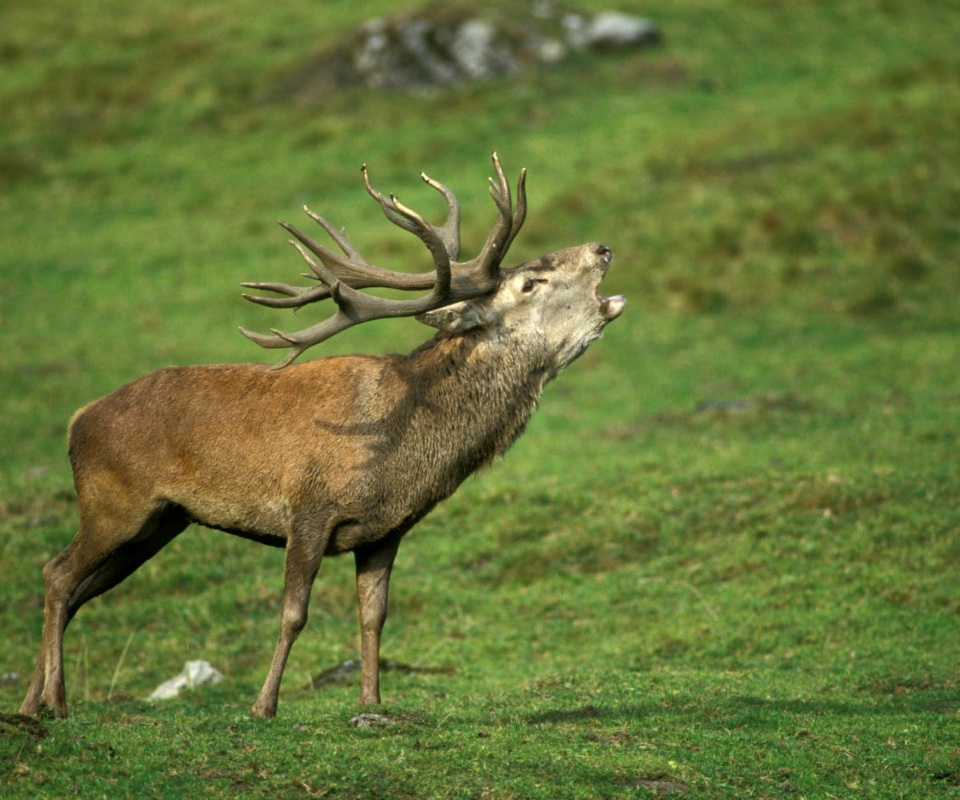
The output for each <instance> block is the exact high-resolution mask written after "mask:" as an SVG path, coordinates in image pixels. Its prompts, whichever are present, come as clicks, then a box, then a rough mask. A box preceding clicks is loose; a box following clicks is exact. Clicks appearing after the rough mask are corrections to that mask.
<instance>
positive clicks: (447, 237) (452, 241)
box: [420, 172, 460, 261]
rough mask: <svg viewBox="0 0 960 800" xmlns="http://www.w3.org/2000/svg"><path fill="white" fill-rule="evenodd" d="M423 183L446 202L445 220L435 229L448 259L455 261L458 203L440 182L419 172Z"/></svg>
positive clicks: (456, 252)
mask: <svg viewBox="0 0 960 800" xmlns="http://www.w3.org/2000/svg"><path fill="white" fill-rule="evenodd" d="M420 177H421V178H422V179H423V182H424V183H425V184H427V186H429V187H430V188H432V189H436V190H437V191H438V192H440V194H442V195H443V199H444V200H446V201H447V218H446V219H445V220H444V222H443V225H441V226H440V227H439V228H435V230H436V232H437V235H438V236H439V237H440V239H441V240H443V243H444V245H445V246H446V248H447V253H448V254H449V256H450V258H451V259H453V260H454V261H456V260H457V259H458V258H460V201H459V200H457V196H456V195H455V194H454V193H453V192H452V191H451V190H450V189H448V188H447V187H446V186H444V185H443V184H442V183H440V181H435V180H434V179H433V178H431V177H429V176H428V175H427V174H426V173H424V172H421V173H420Z"/></svg>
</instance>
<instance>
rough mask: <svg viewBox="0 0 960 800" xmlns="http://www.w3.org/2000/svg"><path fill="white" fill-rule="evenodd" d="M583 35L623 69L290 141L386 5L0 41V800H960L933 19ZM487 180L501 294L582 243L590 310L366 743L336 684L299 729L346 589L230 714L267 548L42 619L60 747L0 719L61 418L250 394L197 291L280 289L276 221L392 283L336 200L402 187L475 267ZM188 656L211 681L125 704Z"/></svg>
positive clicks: (957, 144) (99, 20) (233, 310)
mask: <svg viewBox="0 0 960 800" xmlns="http://www.w3.org/2000/svg"><path fill="white" fill-rule="evenodd" d="M618 6H619V7H620V8H622V9H623V10H627V11H633V12H635V13H638V14H643V15H646V16H650V17H652V18H653V19H654V20H655V21H656V22H657V23H658V24H659V25H660V26H661V28H662V29H663V31H664V35H665V40H664V43H663V45H662V46H660V47H659V48H658V49H656V50H651V51H645V52H642V53H635V54H622V55H616V56H607V57H604V58H588V57H586V56H582V57H578V58H576V59H574V60H572V61H570V62H568V63H566V64H564V65H562V66H560V67H556V68H552V69H549V70H542V71H539V72H534V73H531V74H527V75H524V76H523V77H522V78H519V79H516V80H513V81H509V82H494V83H490V84H487V85H483V86H479V87H470V88H463V89H457V90H447V91H440V92H437V93H434V94H424V95H415V96H412V97H411V96H389V95H385V94H380V93H376V92H367V91H353V92H350V93H343V94H339V95H330V96H329V97H327V98H325V99H324V101H323V102H322V103H319V104H316V105H302V104H295V103H289V102H278V101H276V100H274V99H272V98H274V95H275V92H274V89H275V87H276V86H278V85H279V84H280V83H281V82H282V81H283V80H284V79H285V77H286V76H288V75H290V74H291V73H292V72H294V71H296V70H297V69H299V68H300V67H301V66H302V65H303V64H304V63H306V62H307V61H308V60H309V59H310V57H311V56H312V55H314V54H315V53H316V52H317V51H318V49H320V48H322V47H323V46H324V44H325V43H327V42H330V41H333V40H334V39H335V38H336V37H337V36H338V35H340V34H342V33H343V32H345V31H348V30H351V29H352V28H353V27H355V26H356V25H357V24H359V23H360V22H362V21H363V20H364V19H366V18H368V17H369V16H373V15H375V14H376V13H378V12H379V11H383V10H386V9H388V8H395V7H396V4H393V3H386V2H371V3H365V4H363V7H362V9H361V8H360V6H359V4H355V3H351V4H348V3H339V2H337V3H327V4H323V8H322V9H321V7H320V6H319V5H318V4H317V3H306V2H299V1H298V0H289V1H288V2H281V3H275V4H272V5H269V7H268V6H267V5H266V4H262V3H260V4H252V3H247V2H245V1H244V0H241V2H233V3H229V4H227V3H216V2H209V3H203V4H196V3H187V2H180V1H179V0H164V2H163V3H159V2H147V3H136V4H130V3H123V2H118V0H91V2H87V3H82V4H73V5H70V6H67V5H66V4H64V3H58V2H55V3H52V4H46V5H44V6H37V5H36V4H27V3H23V2H18V1H17V0H15V1H14V2H8V3H5V4H4V5H3V6H2V8H0V119H2V120H3V123H2V124H0V337H2V344H3V346H2V348H0V676H2V677H0V712H2V714H3V715H2V716H0V794H2V795H3V796H4V797H8V796H9V797H61V796H65V795H67V794H69V795H72V796H76V797H93V796H108V797H114V796H117V797H120V796H131V797H132V796H136V797H183V796H190V795H194V794H197V793H198V792H200V791H203V792H204V793H206V794H207V795H211V796H214V797H233V796H240V795H243V796H252V797H261V796H262V797H277V796H284V797H301V796H303V797H305V796H313V797H331V798H361V797H363V798H368V797H385V798H386V797H390V798H396V797H411V798H423V797H460V796H462V797H485V798H532V797H543V798H557V797H583V798H597V797H650V796H663V795H667V794H670V793H673V794H675V795H677V796H684V797H698V798H699V797H704V798H708V797H709V798H728V797H758V798H759V797H829V796H833V797H869V798H894V797H897V798H899V797H908V798H930V797H951V796H956V794H957V792H958V791H960V789H958V787H960V690H958V685H957V681H958V668H957V664H958V663H960V597H958V590H957V586H958V579H957V569H958V566H960V466H958V463H960V460H958V458H957V451H958V437H960V426H958V414H957V405H958V399H960V370H957V368H956V365H957V364H958V363H960V312H958V303H960V223H958V220H960V171H958V170H957V165H958V164H960V137H958V136H957V135H956V123H957V120H958V119H960V55H958V51H957V48H956V41H955V39H956V31H957V29H958V24H960V4H958V3H956V2H939V3H933V2H927V3H920V4H918V3H907V2H905V1H904V2H898V1H897V0H885V2H866V0H858V1H854V0H850V1H849V2H816V1H815V0H811V1H810V2H797V3H776V2H769V1H768V0H752V1H749V2H743V3H736V4H734V3H719V2H708V1H707V0H701V1H700V2H693V0H691V1H690V2H687V1H686V0H681V1H680V2H669V3H668V2H652V3H639V2H632V0H631V1H629V2H628V1H627V0H624V2H620V3H618ZM493 150H497V151H498V152H499V153H500V155H501V157H502V159H503V161H504V164H505V166H506V168H507V169H508V171H509V172H510V173H511V174H515V173H516V171H517V170H518V169H519V167H521V166H526V167H527V168H528V170H529V179H528V187H529V195H530V204H531V210H530V213H529V216H528V222H527V225H526V227H525V228H524V231H523V233H522V234H521V236H520V237H519V238H518V240H517V242H516V243H515V245H514V248H513V253H512V257H513V258H514V259H515V260H516V261H518V262H519V261H521V260H524V259H527V258H531V257H534V256H536V255H539V254H541V253H543V252H546V251H549V250H555V249H559V248H561V247H565V246H568V245H572V244H576V243H579V242H582V241H590V240H601V241H604V242H606V243H607V244H609V245H610V246H611V247H612V248H613V250H614V252H615V254H616V260H615V262H614V266H613V269H612V270H611V272H610V274H609V276H608V278H607V280H606V282H605V286H606V290H605V291H609V292H610V293H614V292H621V293H623V294H625V295H626V296H627V297H628V300H629V304H628V307H627V310H626V311H625V312H624V315H623V316H622V317H621V318H620V319H619V320H617V321H616V322H615V323H614V324H612V325H611V326H610V328H609V329H608V331H607V333H606V335H605V336H604V338H603V340H602V341H600V342H598V343H596V344H595V345H593V347H592V348H591V350H590V351H589V352H588V353H587V354H586V355H585V356H584V357H583V358H582V359H581V360H580V361H579V362H577V363H576V364H575V365H574V366H572V367H571V368H570V369H569V370H568V371H567V372H566V373H565V374H564V375H562V376H561V377H560V378H559V379H558V380H557V382H556V383H554V384H552V385H551V386H550V387H548V390H547V392H546V393H545V395H544V397H543V400H542V404H541V408H540V410H539V411H538V412H537V414H536V415H535V417H534V419H533V422H532V424H531V425H530V428H529V429H528V432H527V434H526V435H525V436H524V437H523V438H522V439H521V440H520V442H519V443H518V444H517V445H516V446H515V448H514V449H513V450H512V451H511V452H510V453H509V454H508V456H507V457H506V459H505V460H503V461H502V462H499V463H497V464H495V465H494V466H493V467H492V468H491V469H489V470H487V471H486V472H484V473H483V474H481V475H479V476H477V477H476V478H474V479H471V480H470V481H469V482H468V483H467V484H466V485H465V486H464V487H463V488H462V489H461V491H460V492H459V493H458V494H457V495H455V496H454V497H453V498H451V500H449V501H448V502H447V503H445V504H444V505H442V506H441V507H439V508H438V509H437V510H436V511H435V512H434V513H433V514H432V515H431V516H430V517H428V519H427V520H425V521H424V522H423V523H422V524H421V525H420V526H419V527H418V528H417V529H416V530H415V531H414V532H413V533H412V534H411V535H410V536H409V537H408V540H407V541H406V542H405V544H404V546H403V547H402V548H401V551H400V556H399V558H398V562H397V568H396V570H395V573H394V581H393V591H392V594H391V617H390V620H389V621H388V623H387V629H386V633H385V637H384V655H385V657H387V658H390V659H393V660H395V661H397V662H400V663H401V664H405V665H411V666H414V667H417V668H418V669H415V670H393V671H388V672H386V673H385V675H384V694H385V698H386V700H387V704H386V706H385V713H386V714H387V715H388V716H389V717H390V718H391V720H392V723H391V724H390V725H389V726H387V727H384V728H382V729H374V730H366V731H364V730H356V729H355V728H353V727H351V726H349V725H348V724H347V721H348V719H349V718H350V717H351V716H352V715H353V714H354V713H355V703H356V693H357V682H356V681H355V680H354V681H348V682H347V683H346V684H344V685H336V686H332V687H324V688H321V689H318V690H311V689H310V688H309V686H310V679H311V677H312V676H314V675H316V674H317V673H319V672H321V671H322V670H323V669H325V668H328V667H330V666H333V665H335V664H337V663H339V662H341V661H342V660H344V659H346V658H351V657H354V656H356V655H357V652H358V648H357V637H356V622H355V615H356V611H355V601H354V598H353V587H352V583H353V578H352V571H353V567H352V561H351V560H347V559H331V560H328V561H327V562H325V563H324V565H323V568H322V569H321V573H320V576H319V578H318V581H317V586H316V589H315V591H314V599H313V605H312V609H311V622H310V624H309V626H308V628H307V630H306V631H305V632H304V634H303V636H302V637H301V638H300V641H299V642H298V643H297V646H296V647H295V649H294V652H293V655H292V658H291V663H290V666H289V667H288V670H287V674H286V680H285V683H284V690H283V692H282V694H281V707H280V713H279V716H278V718H277V719H276V720H274V721H270V722H263V721H254V720H252V719H250V718H249V717H248V711H247V709H248V708H249V705H250V704H251V703H252V701H253V698H254V696H255V694H256V691H257V689H258V688H259V685H260V682H261V681H262V679H263V677H264V674H265V671H266V668H267V665H268V661H269V656H270V653H271V650H272V647H273V643H274V641H275V636H276V631H277V625H278V620H279V600H280V591H281V586H280V581H281V571H282V553H281V552H279V551H274V550H270V549H267V548H262V547H256V546H254V545H252V544H249V543H247V542H243V541H239V540H235V539H232V538H231V537H228V536H225V535H223V534H220V533H216V532H212V531H207V530H204V529H199V528H197V529H191V530H189V531H187V532H186V533H185V534H183V536H181V537H180V538H179V539H178V540H176V541H175V542H174V543H172V544H171V545H170V546H169V547H168V548H167V549H166V550H165V551H164V552H163V553H162V554H160V555H159V556H158V557H157V558H156V559H154V560H153V561H152V562H150V563H148V564H147V565H146V566H145V567H144V568H143V569H141V570H140V571H139V572H138V573H137V574H136V575H135V576H134V577H132V578H131V579H130V580H129V581H127V582H126V583H125V584H124V585H122V586H121V587H119V588H118V589H116V590H115V591H114V592H112V593H111V594H109V595H107V596H106V597H104V598H101V599H99V600H97V601H94V602H93V603H91V604H90V605H89V606H88V607H87V608H85V609H84V611H83V612H82V613H81V614H80V615H79V616H78V617H77V619H76V620H75V622H74V624H73V625H72V626H71V628H70V630H69V632H68V634H67V638H66V645H65V647H66V672H67V688H68V695H69V701H70V703H71V711H72V716H71V717H70V718H69V719H68V720H66V721H62V722H61V721H53V720H43V721H41V723H40V724H39V726H35V727H32V726H30V725H28V724H26V723H24V722H23V721H22V720H18V719H16V718H15V717H13V716H12V715H13V714H14V712H15V711H16V709H17V708H18V706H19V703H20V701H21V699H22V696H23V693H24V691H25V688H26V682H27V680H28V677H29V672H30V670H31V668H32V663H33V660H34V658H35V657H36V648H37V646H38V644H39V635H40V626H41V623H42V619H41V617H42V613H41V609H42V583H41V578H40V570H41V569H42V566H43V564H44V563H45V562H46V560H48V559H49V558H50V557H51V556H52V555H53V554H54V553H56V552H57V551H58V550H59V549H60V548H62V547H63V546H64V545H65V544H66V543H67V542H68V541H69V539H70V537H71V536H72V534H73V531H74V529H75V526H76V511H75V508H74V505H73V499H72V498H73V494H72V486H71V482H70V473H69V466H68V464H67V459H66V455H65V452H64V451H65V448H64V431H65V427H66V424H67V422H68V420H69V418H70V415H71V414H72V413H73V411H74V410H75V409H76V408H77V407H79V406H80V405H82V404H83V403H85V402H88V401H89V400H91V399H93V398H94V397H97V396H99V395H101V394H104V393H106V392H108V391H110V390H111V389H113V388H115V387H117V386H118V385H120V384H121V383H124V382H126V381H129V380H132V379H134V378H136V377H137V376H139V375H141V374H143V373H145V372H147V371H149V370H152V369H155V368H157V367H160V366H163V365H165V364H170V363H204V362H230V361H241V360H260V361H270V360H272V355H271V354H270V353H266V352H264V351H260V350H259V349H258V348H256V347H255V346H254V345H253V344H252V343H250V342H248V341H246V340H245V339H243V338H242V337H241V336H239V334H237V333H236V328H237V326H238V325H244V326H246V327H249V328H253V329H257V330H266V329H268V328H269V327H272V326H279V327H285V326H286V327H292V326H293V323H291V321H290V320H287V319H285V318H284V317H283V315H282V313H281V312H271V311H269V310H266V309H262V308H257V307H255V306H252V305H250V304H247V303H245V302H244V301H242V300H241V299H240V290H239V286H238V284H239V283H240V282H241V281H244V280H281V281H286V280H292V279H294V278H295V276H296V274H297V273H298V272H299V271H300V264H299V263H298V257H297V256H296V254H295V253H294V252H293V251H292V250H290V248H289V247H288V246H287V245H286V244H285V239H286V237H285V235H284V233H283V231H282V230H281V229H279V228H278V227H277V226H276V224H275V221H276V220H277V219H288V220H290V221H293V222H295V223H297V224H299V223H301V222H307V221H306V220H305V218H303V217H302V215H301V212H300V211H299V209H300V208H301V206H302V205H303V204H304V203H307V204H309V205H310V206H311V207H312V208H313V209H315V210H317V211H318V212H321V213H323V214H324V215H325V216H327V217H328V218H330V219H331V220H332V221H334V222H335V223H337V224H341V225H346V226H348V228H349V233H350V236H351V239H352V240H353V241H354V242H355V243H357V244H358V245H359V246H361V247H362V249H363V250H364V252H365V253H366V254H368V256H369V257H370V258H371V260H375V261H377V263H383V264H385V265H388V266H395V267H397V268H400V269H411V270H415V269H421V268H424V267H425V266H426V263H427V262H426V260H425V259H424V253H423V252H422V246H418V244H417V243H416V242H413V241H409V239H410V238H411V237H405V236H404V235H403V234H402V232H399V231H397V230H396V229H394V228H392V227H391V226H389V225H388V224H386V223H385V222H384V221H383V219H382V216H381V215H380V213H379V211H378V209H377V208H376V207H375V205H373V204H372V203H371V201H370V199H369V198H368V197H367V196H366V194H365V192H364V191H363V188H362V183H361V181H360V173H359V166H360V164H362V163H367V164H368V165H369V166H370V169H371V173H372V175H373V177H374V179H375V181H376V183H377V185H378V186H380V187H382V188H384V189H389V190H394V191H396V192H397V193H398V194H400V195H401V197H402V199H403V200H404V202H406V203H408V204H410V205H413V206H415V207H418V208H424V209H428V210H430V212H431V213H438V214H439V213H440V208H439V202H438V200H437V198H436V197H435V195H434V194H433V193H432V192H430V190H429V189H427V188H425V187H424V186H423V185H422V184H421V183H420V181H419V179H418V178H417V174H418V172H419V170H421V169H424V170H426V171H427V172H428V173H429V174H431V175H432V176H435V177H437V178H438V179H440V180H442V181H444V182H445V183H447V184H448V185H450V186H452V187H453V188H454V189H455V190H456V191H457V192H458V194H459V196H460V198H461V200H462V202H463V206H464V240H465V248H466V249H472V248H477V247H479V246H480V244H481V243H482V241H483V238H484V236H485V235H486V232H487V230H488V229H489V226H490V225H491V222H492V219H493V208H492V204H491V203H490V200H489V198H488V197H487V195H486V188H485V180H486V176H487V174H488V173H489V154H490V152H491V151H493ZM303 313H304V314H310V313H311V312H310V311H309V310H308V311H305V312H303ZM318 313H319V312H318ZM302 319H304V320H305V319H306V316H304V317H303V318H302ZM312 319H313V318H312V317H311V321H312ZM428 335H429V334H428V333H427V332H426V329H425V328H423V327H422V326H419V325H417V323H415V322H412V321H399V322H379V323H375V324H372V325H369V326H366V327H365V328H363V329H358V330H355V331H350V332H348V333H346V334H344V335H342V336H340V337H337V339H335V340H333V341H331V342H329V343H327V344H325V345H323V346H322V348H321V349H322V351H323V353H339V352H351V351H367V352H379V351H386V350H394V349H408V348H412V347H413V346H415V345H416V344H417V343H418V342H420V341H422V340H424V339H425V338H426V337H427V336H428ZM320 355H321V353H317V356H316V357H319V356H320ZM195 658H204V659H207V660H209V661H211V662H212V663H213V664H214V665H215V666H216V667H218V668H219V669H220V670H221V671H222V672H224V674H225V675H226V677H227V681H226V682H225V683H224V684H221V685H220V686H218V687H216V688H214V689H211V690H209V691H204V692H203V693H200V692H197V693H195V694H193V695H190V696H188V697H187V698H186V699H184V700H182V701H173V702H170V703H167V704H156V705H154V704H147V703H146V702H144V701H143V700H142V698H144V697H146V696H147V695H148V694H149V693H150V692H151V691H152V689H153V688H154V687H155V686H156V685H157V684H159V683H160V682H161V681H163V680H165V679H166V678H168V677H170V676H171V675H172V674H174V673H176V672H177V671H179V669H180V667H181V666H182V664H183V662H184V661H186V660H188V659H195ZM201 787H202V788H201Z"/></svg>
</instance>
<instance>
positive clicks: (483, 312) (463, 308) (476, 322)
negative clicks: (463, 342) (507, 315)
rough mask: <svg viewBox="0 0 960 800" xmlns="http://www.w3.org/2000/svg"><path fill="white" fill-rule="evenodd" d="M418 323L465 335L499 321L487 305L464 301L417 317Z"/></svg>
mask: <svg viewBox="0 0 960 800" xmlns="http://www.w3.org/2000/svg"><path fill="white" fill-rule="evenodd" d="M416 319H417V322H422V323H423V324H424V325H429V326H430V327H431V328H436V329H437V330H440V331H445V332H447V333H464V332H466V331H469V330H471V329H473V328H479V327H481V326H483V325H489V324H490V323H492V322H494V321H495V320H496V319H497V312H496V311H494V310H493V309H492V308H491V307H490V306H489V305H488V304H487V303H484V302H477V301H475V300H464V301H462V302H459V303H453V304H452V305H449V306H444V307H443V308H435V309H434V310H433V311H426V312H424V313H423V314H419V315H418V316H417V318H416Z"/></svg>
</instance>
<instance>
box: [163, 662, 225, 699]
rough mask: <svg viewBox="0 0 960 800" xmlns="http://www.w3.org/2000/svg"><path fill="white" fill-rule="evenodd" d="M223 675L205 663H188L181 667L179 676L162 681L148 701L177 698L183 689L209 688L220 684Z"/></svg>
mask: <svg viewBox="0 0 960 800" xmlns="http://www.w3.org/2000/svg"><path fill="white" fill-rule="evenodd" d="M222 680H223V675H222V674H221V673H220V672H219V671H218V670H216V669H215V668H214V667H212V666H211V665H210V663H209V662H207V661H188V662H187V663H186V664H184V665H183V670H182V671H181V672H180V674H179V675H176V676H174V677H173V678H170V680H167V681H164V682H163V683H161V684H160V685H159V686H158V687H157V688H156V689H154V690H153V694H151V695H150V697H148V698H147V699H148V700H169V699H171V698H173V697H177V696H178V695H179V694H180V693H181V692H182V691H183V690H184V689H195V688H196V687H198V686H211V685H213V684H216V683H220V681H222Z"/></svg>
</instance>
